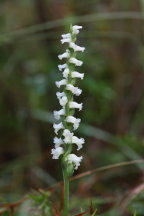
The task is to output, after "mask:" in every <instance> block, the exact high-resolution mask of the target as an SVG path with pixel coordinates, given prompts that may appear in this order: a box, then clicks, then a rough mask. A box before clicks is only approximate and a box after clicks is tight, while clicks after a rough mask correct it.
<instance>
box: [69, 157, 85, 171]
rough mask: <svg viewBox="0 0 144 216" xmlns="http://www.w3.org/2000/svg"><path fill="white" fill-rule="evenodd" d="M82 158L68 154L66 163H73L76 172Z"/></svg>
mask: <svg viewBox="0 0 144 216" xmlns="http://www.w3.org/2000/svg"><path fill="white" fill-rule="evenodd" d="M82 158H83V157H82V156H81V157H77V156H76V155H75V154H69V155H68V156H67V160H68V163H70V164H71V163H74V166H75V169H76V170H77V168H78V167H79V165H80V162H81V160H82Z"/></svg>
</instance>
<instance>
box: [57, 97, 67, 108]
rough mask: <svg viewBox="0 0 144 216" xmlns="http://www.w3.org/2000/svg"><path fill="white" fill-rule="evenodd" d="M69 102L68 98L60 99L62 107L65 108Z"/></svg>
mask: <svg viewBox="0 0 144 216" xmlns="http://www.w3.org/2000/svg"><path fill="white" fill-rule="evenodd" d="M67 102H68V99H67V97H66V96H63V97H62V98H60V99H59V103H60V105H61V106H65V105H66V104H67Z"/></svg>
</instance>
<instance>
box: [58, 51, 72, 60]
mask: <svg viewBox="0 0 144 216" xmlns="http://www.w3.org/2000/svg"><path fill="white" fill-rule="evenodd" d="M69 55H70V52H69V50H68V49H67V50H66V51H65V52H64V53H63V54H61V55H58V58H59V59H60V60H62V59H63V58H69Z"/></svg>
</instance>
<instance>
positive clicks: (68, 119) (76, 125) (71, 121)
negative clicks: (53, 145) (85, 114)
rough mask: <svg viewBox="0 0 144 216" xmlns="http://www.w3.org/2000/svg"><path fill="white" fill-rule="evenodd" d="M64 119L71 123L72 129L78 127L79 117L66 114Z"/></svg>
mask: <svg viewBox="0 0 144 216" xmlns="http://www.w3.org/2000/svg"><path fill="white" fill-rule="evenodd" d="M66 121H67V122H69V123H72V124H73V128H74V130H77V128H78V127H79V124H80V122H81V119H79V118H78V119H77V118H75V117H74V116H67V118H66Z"/></svg>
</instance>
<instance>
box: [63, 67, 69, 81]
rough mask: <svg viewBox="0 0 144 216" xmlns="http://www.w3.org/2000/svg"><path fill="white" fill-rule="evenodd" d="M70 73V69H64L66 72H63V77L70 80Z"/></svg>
mask: <svg viewBox="0 0 144 216" xmlns="http://www.w3.org/2000/svg"><path fill="white" fill-rule="evenodd" d="M69 73H70V70H69V68H65V69H64V71H63V77H64V78H66V79H67V78H68V75H69Z"/></svg>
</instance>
